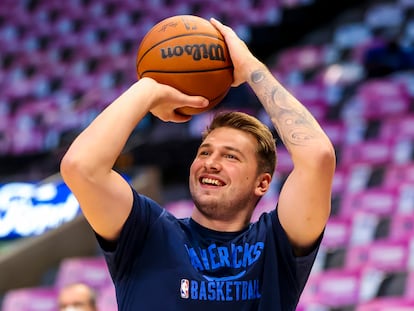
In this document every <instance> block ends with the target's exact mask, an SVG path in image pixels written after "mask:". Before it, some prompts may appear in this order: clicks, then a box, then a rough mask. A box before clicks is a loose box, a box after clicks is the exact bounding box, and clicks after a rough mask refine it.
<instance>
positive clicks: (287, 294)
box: [98, 190, 320, 311]
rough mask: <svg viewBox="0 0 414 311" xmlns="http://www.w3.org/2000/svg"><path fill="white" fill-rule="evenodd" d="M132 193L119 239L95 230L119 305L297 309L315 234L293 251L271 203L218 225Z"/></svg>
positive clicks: (124, 307)
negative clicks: (236, 227)
mask: <svg viewBox="0 0 414 311" xmlns="http://www.w3.org/2000/svg"><path fill="white" fill-rule="evenodd" d="M133 192H134V203H133V207H132V210H131V213H130V215H129V217H128V218H127V220H126V223H125V225H124V227H123V229H122V231H121V234H120V237H119V240H118V241H117V242H116V245H115V246H113V245H112V246H111V247H108V246H109V244H108V243H106V241H104V240H103V239H102V238H100V237H99V236H98V241H99V243H100V245H101V247H102V249H103V253H104V256H105V259H106V261H107V264H108V268H109V271H110V273H111V276H112V279H113V282H114V284H115V289H116V295H117V300H118V307H119V310H120V311H126V310H128V311H130V310H140V311H145V310H151V311H152V310H163V311H168V310H200V311H202V310H214V311H219V310H226V311H228V310H266V311H267V310H278V311H282V310H295V308H296V305H297V303H298V300H299V297H300V294H301V292H302V290H303V288H304V286H305V283H306V281H307V279H308V277H309V274H310V271H311V268H312V265H313V263H314V261H315V257H316V254H317V250H318V247H319V244H320V240H319V241H318V242H317V243H316V245H315V248H314V249H313V251H312V252H311V253H310V254H309V255H307V256H303V257H295V256H294V254H293V249H292V246H291V244H290V243H289V241H288V239H287V236H286V233H285V232H284V230H283V228H282V226H281V224H280V222H279V219H278V216H277V212H276V210H274V211H271V212H269V213H264V214H262V215H261V217H260V218H259V220H258V221H257V222H254V223H252V224H250V225H249V226H248V227H247V228H245V229H244V230H242V231H239V232H217V231H214V230H210V229H208V228H205V227H202V226H201V225H199V224H198V223H196V222H195V221H194V220H192V219H191V218H185V219H177V218H176V217H174V216H173V215H172V214H171V213H169V212H168V211H167V210H165V209H163V208H162V207H161V206H160V205H159V204H157V203H156V202H155V201H153V200H151V199H150V198H148V197H145V196H143V195H140V194H138V193H137V192H135V191H134V190H133Z"/></svg>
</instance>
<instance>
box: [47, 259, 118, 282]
mask: <svg viewBox="0 0 414 311" xmlns="http://www.w3.org/2000/svg"><path fill="white" fill-rule="evenodd" d="M77 282H81V283H85V284H88V285H89V286H91V287H92V288H94V289H96V290H100V289H101V288H105V287H107V286H111V285H112V284H113V283H112V279H111V276H110V274H109V271H108V267H107V265H106V262H105V259H104V257H103V256H96V257H69V258H65V259H64V260H63V261H62V262H61V263H60V265H59V268H58V271H57V275H56V280H55V287H57V288H62V287H63V286H65V285H68V284H72V283H77Z"/></svg>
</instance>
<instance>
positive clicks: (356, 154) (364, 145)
mask: <svg viewBox="0 0 414 311" xmlns="http://www.w3.org/2000/svg"><path fill="white" fill-rule="evenodd" d="M393 147H394V146H393V144H392V143H390V142H387V141H384V140H370V141H364V142H358V143H353V144H347V145H344V146H343V147H342V154H341V157H340V159H339V163H340V165H341V166H349V165H356V164H371V165H377V164H387V163H390V162H392V160H393Z"/></svg>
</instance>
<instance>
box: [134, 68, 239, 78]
mask: <svg viewBox="0 0 414 311" xmlns="http://www.w3.org/2000/svg"><path fill="white" fill-rule="evenodd" d="M228 69H233V66H227V67H220V68H215V69H203V70H146V71H144V72H142V73H141V77H142V76H144V74H146V73H148V72H154V73H173V74H174V73H197V72H212V71H220V70H228Z"/></svg>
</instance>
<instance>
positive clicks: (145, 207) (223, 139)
mask: <svg viewBox="0 0 414 311" xmlns="http://www.w3.org/2000/svg"><path fill="white" fill-rule="evenodd" d="M211 22H212V24H213V25H214V26H215V27H216V28H217V29H218V30H219V31H220V32H221V33H222V34H223V37H224V38H225V41H226V44H227V46H228V48H229V52H230V55H231V58H232V61H233V65H234V83H233V86H234V87H236V86H238V85H240V84H242V83H245V82H246V83H248V84H249V86H250V87H251V88H252V90H253V91H254V92H255V94H256V96H257V97H258V98H259V100H260V101H261V103H262V105H263V107H264V108H265V109H266V111H267V113H268V114H269V116H270V119H271V120H272V123H273V125H274V126H275V129H276V130H277V132H278V134H279V137H280V138H281V140H282V141H283V143H284V145H285V146H286V148H287V150H288V151H289V153H290V155H291V157H292V161H293V164H294V168H293V170H292V172H291V173H290V175H289V176H288V178H287V180H286V182H285V183H284V185H283V187H282V189H281V192H280V195H279V200H278V202H275V210H273V211H272V212H270V213H265V214H263V215H262V216H261V217H260V219H259V220H258V221H257V222H255V223H251V222H250V218H251V215H252V213H253V210H254V208H255V206H256V204H257V203H258V201H259V200H260V198H261V197H262V196H263V195H264V194H265V193H266V191H267V190H268V189H269V185H270V182H271V180H272V174H273V171H274V168H275V162H276V157H275V154H276V152H275V143H274V139H273V138H272V134H271V132H270V131H269V130H268V128H267V127H266V126H264V125H263V124H261V123H260V122H259V121H258V120H257V119H256V118H253V117H251V116H248V115H246V114H244V113H238V112H230V113H222V114H219V115H218V116H217V117H216V118H215V119H214V120H213V122H212V124H211V125H210V126H209V128H208V129H207V130H206V132H205V133H204V135H203V139H202V142H201V145H200V147H199V149H198V151H197V154H196V156H195V159H194V161H193V163H192V165H191V168H190V176H189V186H190V192H191V195H192V198H193V201H194V204H195V208H194V210H193V213H192V216H191V218H188V219H176V218H175V217H174V216H172V215H171V214H169V213H168V212H167V211H165V210H164V209H163V208H162V207H160V206H159V205H158V204H157V203H155V202H154V201H152V200H151V199H149V198H147V197H145V196H143V195H140V194H138V193H137V192H136V191H135V190H134V189H132V187H131V186H130V185H129V184H128V183H127V182H126V181H125V180H124V179H123V178H122V177H121V176H120V175H119V174H118V173H116V172H115V171H114V170H113V169H112V167H113V165H114V163H115V161H116V159H117V157H118V156H119V154H120V153H121V151H122V149H123V147H124V144H125V143H126V141H127V139H128V137H129V135H130V134H131V132H132V131H133V130H134V128H135V127H136V125H137V124H138V123H139V122H140V120H141V119H142V118H143V117H144V116H145V115H146V114H147V113H148V112H151V113H152V114H153V115H154V116H156V117H158V118H160V119H161V120H163V121H171V122H186V121H188V120H189V119H190V118H191V117H189V116H183V115H180V114H177V113H175V109H177V108H180V107H185V106H187V107H194V108H203V107H206V106H207V104H208V102H207V101H206V100H205V99H204V98H202V97H199V96H187V95H185V94H183V93H181V92H179V91H177V90H176V89H174V88H171V87H169V86H166V85H162V84H159V83H157V82H155V81H154V80H152V79H149V78H143V79H141V80H139V81H138V82H136V83H135V84H134V85H132V86H131V87H130V88H129V89H128V90H127V91H126V92H125V93H123V94H122V95H121V96H120V97H119V98H118V99H116V100H115V101H114V102H113V103H112V104H111V105H109V106H108V107H107V108H106V109H105V110H104V111H103V112H102V113H101V114H100V115H99V116H98V117H97V118H96V119H95V120H94V121H93V122H92V123H91V124H90V126H89V127H88V128H86V129H85V130H84V131H83V132H82V133H81V134H80V135H79V136H78V138H77V139H76V140H75V141H74V142H73V144H72V146H71V147H70V148H69V150H68V151H67V153H66V155H65V156H64V158H63V159H62V163H61V172H62V176H63V178H64V180H65V182H66V183H67V184H68V186H69V187H70V188H71V190H72V191H73V193H74V194H75V196H76V197H77V199H78V201H79V203H80V206H81V208H82V210H83V213H84V215H85V217H86V218H87V220H88V221H89V223H90V224H91V226H92V228H93V229H94V231H95V232H96V234H97V237H98V241H99V243H100V245H101V247H102V249H103V251H104V254H105V258H106V260H107V263H108V267H109V270H110V272H111V275H112V278H113V281H114V283H115V287H116V293H117V300H118V305H119V310H193V309H197V310H295V308H296V305H297V303H298V300H299V297H300V295H301V292H302V290H303V288H304V286H305V283H306V281H307V279H308V276H309V273H310V270H311V268H312V265H313V263H314V260H315V257H316V253H317V250H318V247H319V244H320V241H321V238H322V233H323V230H324V228H325V225H326V222H327V220H328V217H329V214H330V202H331V187H332V180H333V175H334V170H335V153H334V149H333V146H332V144H331V142H330V141H329V139H328V137H327V136H326V134H325V133H324V132H323V130H322V129H321V127H320V126H319V125H318V123H317V121H316V120H315V119H314V118H313V116H312V115H311V114H310V113H309V111H308V110H307V109H306V108H305V107H304V106H303V105H302V104H301V103H299V102H298V101H297V100H296V99H295V98H294V97H293V96H292V95H291V94H290V93H289V92H288V91H287V90H286V89H285V88H284V87H283V86H282V85H281V84H280V83H279V82H278V81H277V80H276V79H275V78H274V77H273V76H272V75H271V73H270V72H269V70H268V69H267V68H266V67H265V66H264V64H262V63H261V62H260V61H259V60H258V59H257V58H256V57H254V56H253V55H252V54H251V52H250V51H249V49H248V47H247V46H246V44H245V43H244V42H243V41H242V40H240V39H239V38H238V36H237V35H236V34H235V33H234V31H233V30H232V29H231V28H229V27H227V26H224V25H222V24H221V23H219V22H218V21H216V20H214V19H212V20H211Z"/></svg>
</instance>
